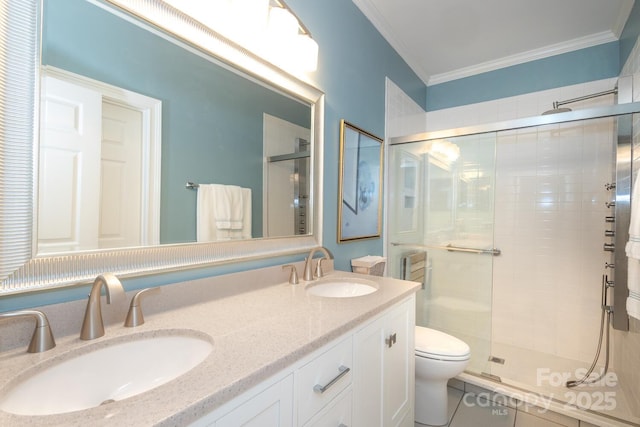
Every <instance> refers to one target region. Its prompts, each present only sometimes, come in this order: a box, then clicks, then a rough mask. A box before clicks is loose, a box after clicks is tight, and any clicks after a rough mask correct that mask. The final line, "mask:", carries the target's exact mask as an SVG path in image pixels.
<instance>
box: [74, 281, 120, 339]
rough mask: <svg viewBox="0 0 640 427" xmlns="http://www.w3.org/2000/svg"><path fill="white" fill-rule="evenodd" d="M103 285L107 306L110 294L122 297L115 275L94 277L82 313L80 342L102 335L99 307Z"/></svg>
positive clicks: (102, 328) (100, 308)
mask: <svg viewBox="0 0 640 427" xmlns="http://www.w3.org/2000/svg"><path fill="white" fill-rule="evenodd" d="M103 285H104V289H105V291H106V295H107V304H111V294H112V293H115V294H120V295H124V288H123V287H122V283H120V280H118V278H117V277H116V276H115V275H113V274H110V273H108V274H103V275H100V276H98V277H96V280H94V282H93V286H92V287H91V293H90V294H89V301H88V302H87V310H86V311H85V313H84V321H83V322H82V330H81V331H80V339H81V340H92V339H95V338H100V337H101V336H103V335H104V322H103V321H102V307H101V306H100V293H101V291H102V286H103Z"/></svg>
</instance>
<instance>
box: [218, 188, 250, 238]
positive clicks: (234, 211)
mask: <svg viewBox="0 0 640 427" xmlns="http://www.w3.org/2000/svg"><path fill="white" fill-rule="evenodd" d="M212 185H214V192H215V198H214V203H215V204H214V208H213V209H214V211H213V215H214V216H215V218H216V227H217V228H218V229H219V230H242V227H243V225H244V224H243V222H242V217H243V216H244V208H243V200H242V188H241V187H238V186H237V185H218V184H212Z"/></svg>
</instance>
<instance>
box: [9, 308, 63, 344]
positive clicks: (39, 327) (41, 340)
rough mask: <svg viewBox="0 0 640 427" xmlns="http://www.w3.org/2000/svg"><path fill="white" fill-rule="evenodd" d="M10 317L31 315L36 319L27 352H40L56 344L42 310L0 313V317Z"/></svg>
mask: <svg viewBox="0 0 640 427" xmlns="http://www.w3.org/2000/svg"><path fill="white" fill-rule="evenodd" d="M10 317H33V318H35V319H36V328H35V329H34V330H33V335H32V336H31V342H30V343H29V347H28V348H27V352H29V353H42V352H44V351H47V350H51V349H52V348H53V347H55V346H56V341H55V340H54V339H53V333H52V332H51V327H50V326H49V319H47V315H46V314H44V313H43V312H41V311H38V310H20V311H14V312H11V313H2V314H0V319H7V318H10Z"/></svg>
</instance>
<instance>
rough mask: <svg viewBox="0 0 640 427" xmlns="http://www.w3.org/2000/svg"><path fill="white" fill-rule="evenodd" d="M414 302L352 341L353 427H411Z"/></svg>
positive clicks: (385, 316) (410, 302) (387, 314)
mask: <svg viewBox="0 0 640 427" xmlns="http://www.w3.org/2000/svg"><path fill="white" fill-rule="evenodd" d="M414 327H415V299H414V298H411V299H409V300H407V301H406V302H404V303H402V304H401V305H399V306H398V307H395V308H394V309H392V310H391V311H389V312H387V313H386V314H385V315H384V316H382V317H381V318H379V319H377V320H375V321H374V322H372V323H370V324H369V325H367V326H366V327H365V328H363V329H361V330H360V331H358V332H357V333H356V335H355V337H354V373H353V425H354V426H355V427H374V426H380V427H395V426H412V425H413V418H414V417H413V407H414V381H415V379H414V375H415V359H414V340H415V337H414Z"/></svg>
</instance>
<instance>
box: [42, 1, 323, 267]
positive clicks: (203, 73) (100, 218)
mask: <svg viewBox="0 0 640 427" xmlns="http://www.w3.org/2000/svg"><path fill="white" fill-rule="evenodd" d="M43 10H44V13H43V35H42V67H43V71H42V84H41V100H42V102H41V105H42V108H41V130H40V134H41V141H40V144H41V145H40V150H39V154H40V158H39V178H40V182H39V186H40V187H39V188H40V190H39V198H38V218H37V221H38V223H37V224H38V254H43V253H60V252H70V251H84V250H90V249H106V248H123V247H137V246H146V245H157V244H167V243H185V242H195V241H196V228H197V227H196V221H197V208H196V204H197V203H196V199H197V190H196V191H194V190H189V189H186V188H185V183H186V182H188V181H191V182H194V183H199V184H220V185H224V186H234V187H235V186H237V187H241V188H245V189H248V190H250V204H251V210H250V211H249V213H248V215H249V216H250V221H249V223H250V225H249V228H250V230H251V234H250V236H251V237H253V238H261V237H274V236H293V235H296V234H308V233H311V232H312V230H309V229H307V228H301V227H300V221H299V212H300V206H301V201H302V204H305V202H307V201H308V200H307V199H305V197H307V196H308V193H309V189H308V187H307V188H305V189H304V190H303V191H302V192H300V187H299V185H298V187H296V184H295V183H296V182H298V183H299V182H303V183H305V182H306V183H308V182H309V181H310V179H311V177H310V176H309V175H308V173H309V171H310V170H311V167H310V163H309V161H310V157H309V152H310V149H309V147H307V148H305V149H302V150H301V149H300V148H299V142H298V141H300V140H302V141H312V139H311V134H310V129H311V114H312V109H311V106H310V105H309V104H308V103H307V102H302V101H300V100H298V99H296V98H295V97H292V96H290V95H288V94H285V93H283V92H281V91H278V90H275V89H273V88H271V87H268V86H266V85H265V84H263V83H261V82H260V81H258V80H255V79H252V78H248V77H247V76H245V75H242V74H239V73H237V72H236V71H234V70H233V69H231V68H230V67H229V66H227V65H225V64H223V63H220V62H218V61H216V60H213V59H212V58H211V57H209V56H207V55H205V54H203V53H202V52H201V51H199V50H198V49H196V48H193V47H190V46H188V45H186V44H184V43H182V42H176V41H175V40H171V39H170V37H169V36H168V35H167V34H166V33H163V32H160V31H158V30H155V29H154V30H149V28H141V27H140V25H136V24H137V22H136V19H135V18H133V17H131V16H128V15H125V14H123V13H122V12H121V11H118V12H116V13H114V12H113V10H112V7H111V6H108V5H106V4H104V3H102V2H100V1H97V0H88V1H87V0H55V1H52V0H45V1H44V9H43ZM80 112H81V114H80ZM78 147H83V148H82V150H80V151H79V149H78ZM87 147H89V148H87ZM300 151H302V152H306V153H307V157H306V163H304V164H303V166H302V167H301V163H300V161H296V160H294V159H293V158H292V159H290V160H286V161H284V160H283V161H280V162H277V165H278V166H277V167H274V165H275V164H276V163H274V162H271V163H270V162H269V161H268V160H269V158H274V156H282V155H292V154H295V153H298V152H300ZM296 156H298V157H299V156H300V155H299V154H295V155H294V156H293V157H296ZM276 169H279V170H276ZM303 186H304V184H303ZM305 192H306V194H304V193H305ZM274 218H279V219H281V220H282V218H289V220H288V222H286V223H282V222H281V223H278V224H274ZM246 219H247V218H246V217H245V220H246ZM282 221H284V220H282ZM240 236H243V237H246V234H240Z"/></svg>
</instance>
